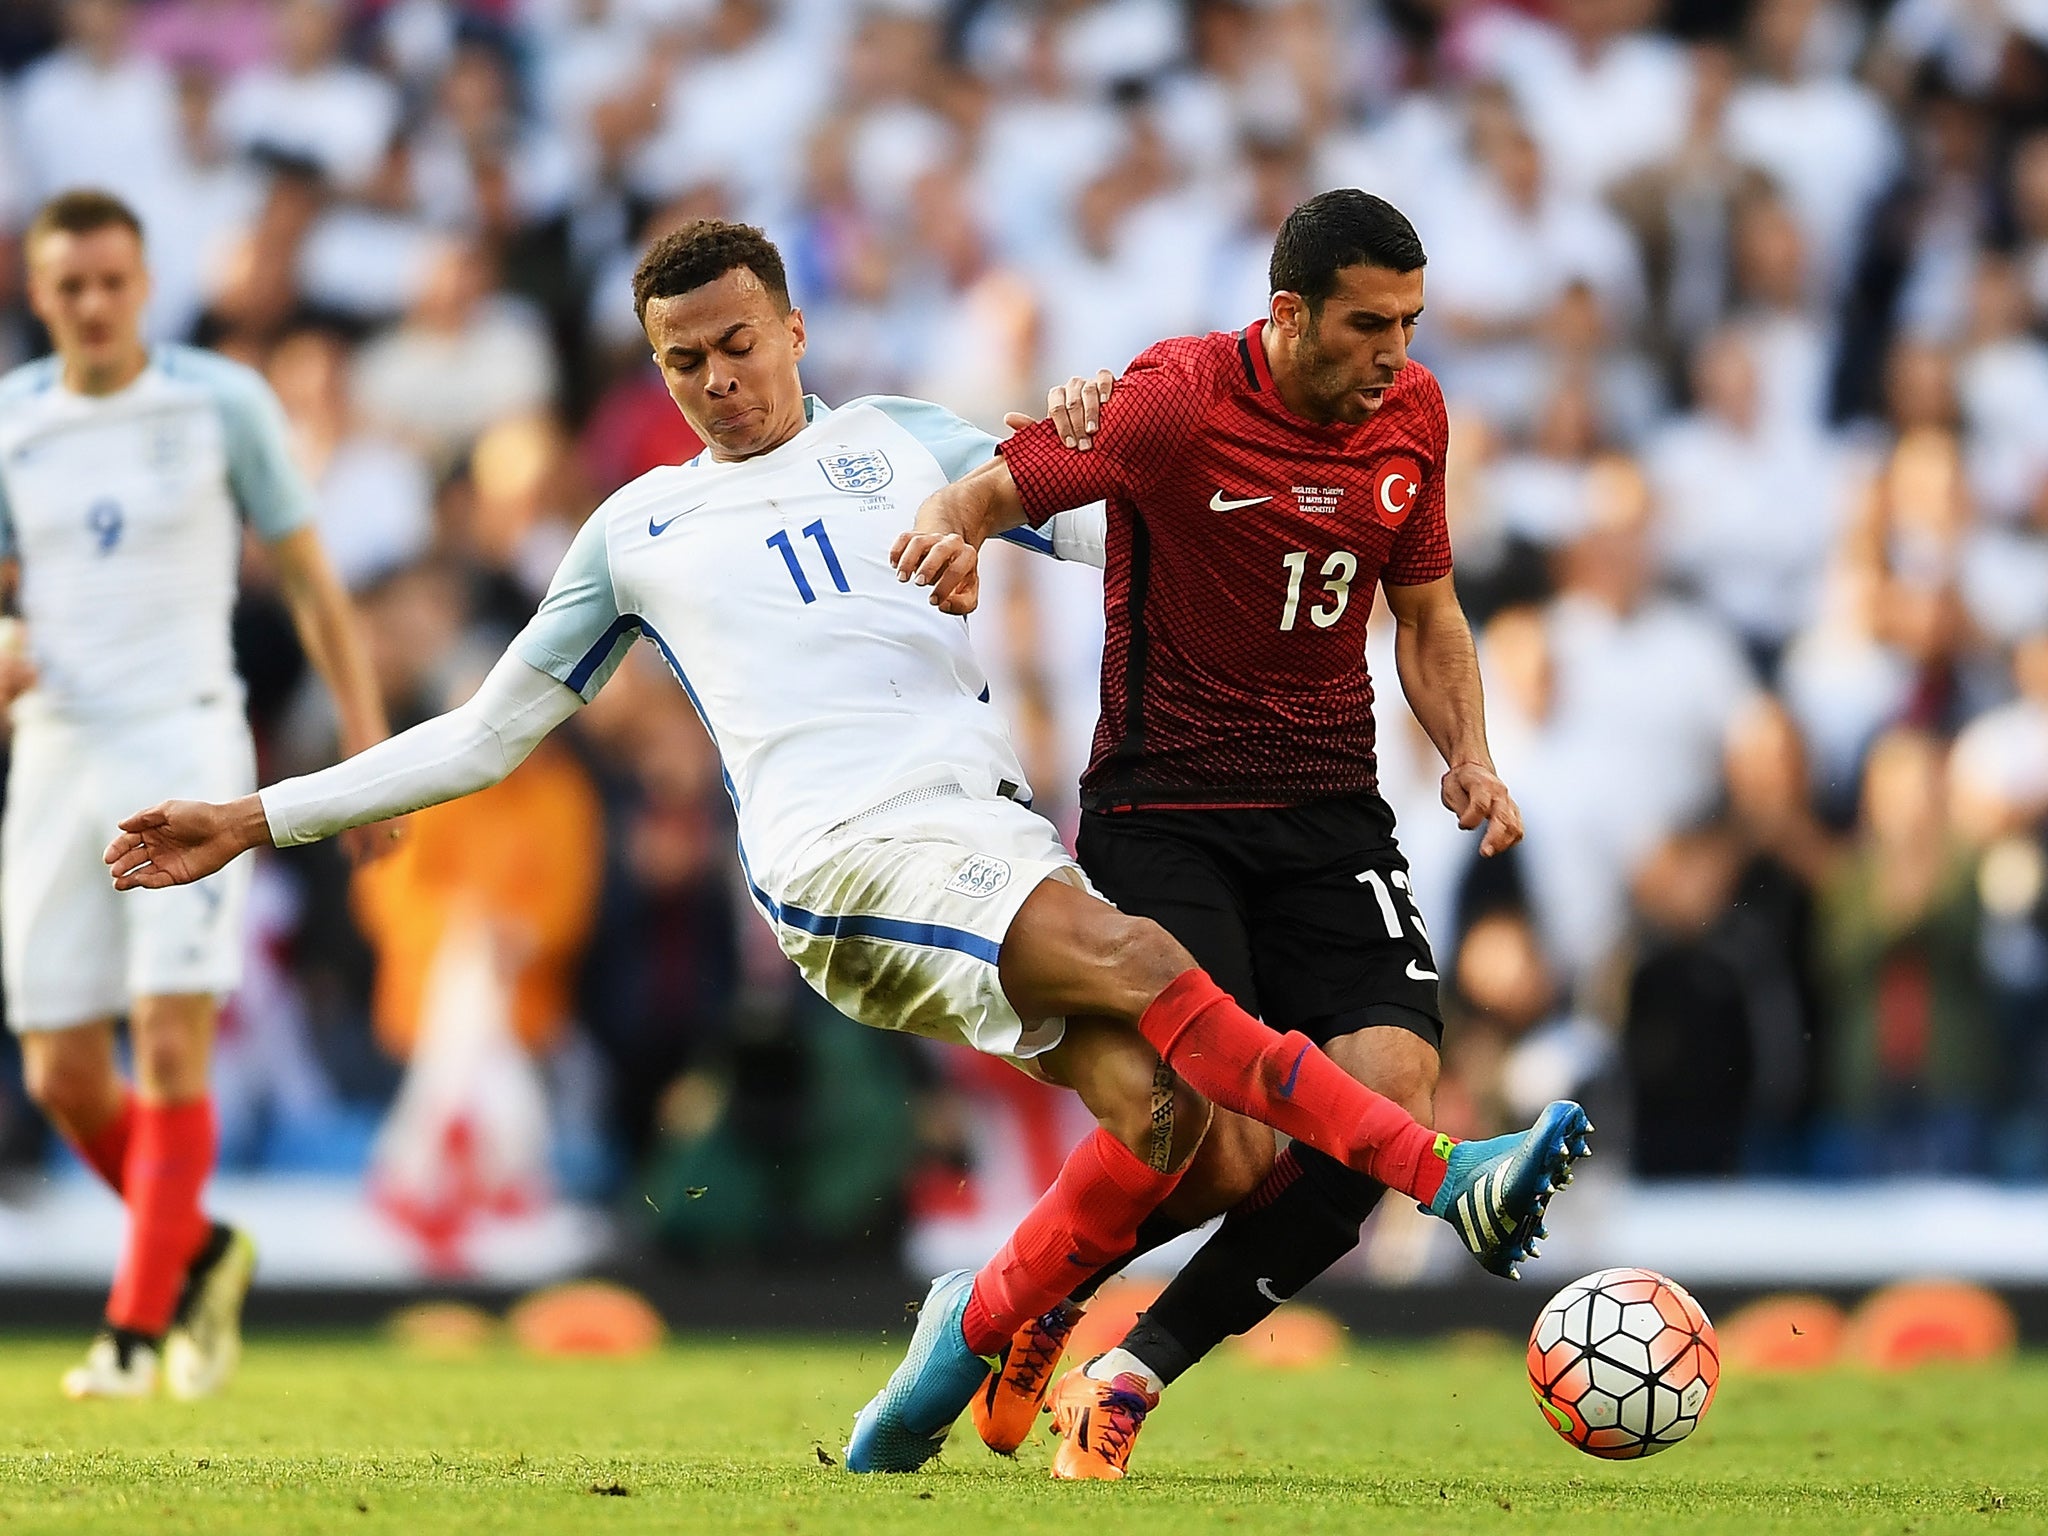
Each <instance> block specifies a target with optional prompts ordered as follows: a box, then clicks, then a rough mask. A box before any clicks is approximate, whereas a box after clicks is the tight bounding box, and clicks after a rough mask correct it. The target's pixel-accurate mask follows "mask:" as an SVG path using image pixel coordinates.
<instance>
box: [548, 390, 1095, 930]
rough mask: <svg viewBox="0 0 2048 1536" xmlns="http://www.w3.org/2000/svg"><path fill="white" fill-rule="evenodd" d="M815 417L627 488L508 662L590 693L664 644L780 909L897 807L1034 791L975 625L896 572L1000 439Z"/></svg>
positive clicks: (914, 408)
mask: <svg viewBox="0 0 2048 1536" xmlns="http://www.w3.org/2000/svg"><path fill="white" fill-rule="evenodd" d="M806 408H807V411H808V414H809V418H810V424H809V425H808V426H807V427H805V429H804V430H803V431H802V432H800V433H798V434H797V435H796V436H795V437H793V438H792V439H790V440H789V441H788V442H787V443H784V444H783V445H782V446H781V447H780V448H777V449H775V450H774V451H772V452H770V453H765V454H761V455H759V456H758V457H755V458H751V459H744V460H740V461H738V462H734V463H722V462H720V461H718V460H715V459H713V458H712V457H711V456H710V455H709V454H703V455H700V456H699V457H698V458H696V459H694V460H692V461H691V462H690V463H688V464H683V465H677V466H672V467H664V468H660V469H655V470H651V471H650V472H648V473H647V474H645V475H642V476H641V477H640V478H639V479H638V480H635V481H634V482H633V483H632V484H630V485H628V486H626V487H624V488H623V489H621V490H619V491H617V492H616V493H614V494H613V495H612V496H611V498H610V499H609V500H607V501H606V502H605V503H604V505H603V506H601V507H599V508H598V510H597V511H596V512H594V513H593V514H592V515H591V518H590V520H589V522H587V523H585V524H584V526H583V529H582V531H581V532H580V533H578V534H577V536H576V540H575V542H574V544H573V545H572V546H571V547H570V550H569V553H568V555H567V556H566V557H564V559H563V562H562V566H561V569H560V570H559V571H558V572H557V573H556V575H555V580H554V584H553V586H552V587H551V588H550V589H549V592H548V595H547V597H546V598H545V599H544V600H543V601H542V603H541V605H540V609H539V611H538V612H537V613H536V614H535V615H534V617H533V619H532V620H531V621H530V622H529V623H528V625H527V627H526V628H525V630H523V631H522V632H521V634H520V636H519V638H518V640H517V641H515V642H514V647H513V649H514V652H515V654H517V655H518V656H519V657H520V658H521V659H522V660H524V661H525V662H527V663H528V664H529V665H530V666H533V667H536V668H538V669H539V670H541V671H543V672H546V673H547V674H548V675H549V676H551V677H555V678H558V679H560V680H561V681H562V682H563V683H566V684H567V685H568V686H569V687H571V688H574V689H576V690H577V691H578V692H579V693H581V694H582V695H583V696H584V697H585V698H586V699H587V698H591V697H593V696H594V695H595V694H596V692H597V690H598V689H599V688H600V687H602V686H603V685H604V682H605V680H606V679H607V678H609V677H610V676H611V674H612V672H613V671H614V670H616V668H617V667H618V664H619V661H620V659H621V657H622V656H623V654H624V648H625V646H626V645H627V644H629V643H630V642H631V640H632V639H633V638H634V637H636V636H644V637H645V638H646V639H647V640H648V641H650V642H651V643H653V644H654V645H656V646H658V647H659V648H660V650H661V654H662V656H663V658H664V660H666V662H667V663H668V665H669V668H670V670H671V671H673V672H674V673H675V676H676V678H677V680H678V681H679V682H681V684H682V685H683V688H684V689H685V690H686V691H687V692H688V693H689V695H690V700H691V702H692V703H693V704H695V705H696V707H697V712H698V714H700V715H701V716H702V717H703V719H704V724H705V727H706V728H707V729H708V730H709V731H710V733H711V737H712V740H713V741H714V742H716V743H717V746H718V751H719V755H720V757H721V758H722V759H723V760H724V764H725V774H726V787H727V789H728V790H729V791H730V793H731V795H732V799H733V804H734V807H735V809H736V810H737V812H738V815H739V832H740V858H741V862H742V864H743V865H744V866H745V868H746V873H747V878H748V882H749V884H750V885H751V886H752V888H753V891H754V894H755V897H756V899H757V900H759V901H761V902H762V903H763V905H764V906H769V907H772V906H773V904H774V903H775V902H776V901H778V900H779V899H780V897H781V894H782V889H783V887H784V885H785V883H786V882H787V881H788V880H789V879H790V877H791V876H792V875H794V874H796V873H798V872H800V871H801V870H802V869H804V868H805V865H806V858H805V854H806V850H808V849H809V848H810V847H811V846H812V844H814V843H815V841H816V840H817V839H818V838H819V837H820V836H821V835H822V834H824V833H825V832H828V831H830V830H831V829H832V828H833V827H836V826H838V825H839V824H840V823H841V822H844V821H846V820H847V819H848V818H849V817H852V816H856V815H859V814H860V813H861V812H863V811H866V810H869V809H872V808H873V807H875V806H878V805H880V804H882V803H883V802H885V801H889V800H893V799H895V798H896V797H897V796H899V795H903V794H905V793H909V792H913V791H916V790H920V789H924V788H928V787H938V786H947V785H957V786H959V787H960V788H962V789H964V790H965V791H966V792H967V793H968V794H969V795H972V796H976V797H980V798H987V797H990V796H995V795H1007V796H1009V797H1011V798H1014V799H1018V800H1022V801H1025V802H1027V803H1028V801H1029V799H1030V794H1031V791H1030V788H1029V786H1028V785H1027V784H1026V783H1025V781H1024V770H1023V768H1022V766H1021V765H1020V764H1019V762H1018V760H1017V753H1016V749H1015V748H1014V747H1013V746H1012V745H1011V742H1010V733H1009V727H1008V725H1007V724H1006V722H1005V720H1004V717H1003V714H1002V712H1001V711H1000V710H998V709H997V708H995V707H994V706H993V705H991V704H990V702H989V692H988V682H987V679H986V678H985V677H984V676H983V675H982V671H981V667H980V665H979V664H978V663H977V662H976V660H975V658H974V651H973V648H972V647H971V646H970V645H969V644H968V636H967V621H966V620H965V619H963V618H958V617H955V616H952V615H948V614H945V613H941V612H940V611H939V610H938V609H937V608H935V607H934V606H932V603H931V601H930V597H931V594H930V591H929V590H928V589H926V588H923V587H918V586H916V585H914V584H911V583H906V582H901V581H898V580H897V578H896V571H895V568H894V566H892V565H891V564H890V562H889V550H890V546H891V545H892V544H893V543H894V542H895V540H896V537H897V535H898V534H900V533H902V532H903V531H904V530H905V529H907V528H909V527H910V526H911V524H912V522H913V520H914V519H915V517H916V515H917V508H918V504H919V503H920V502H922V501H923V500H924V499H925V497H927V496H929V495H930V494H931V493H932V492H933V491H936V490H938V489H939V488H940V487H941V486H943V485H945V484H946V483H947V482H948V481H951V480H955V479H958V478H959V477H960V476H962V475H964V474H966V473H967V472H968V471H969V470H971V469H973V468H974V467H975V466H977V465H979V464H982V463H985V462H987V460H988V459H989V457H990V455H991V454H992V453H993V452H994V450H995V440H994V439H993V438H991V437H990V436H988V434H986V433H984V432H981V431H979V430H977V429H976V428H974V427H971V426H969V425H968V424H967V423H966V422H964V421H961V420H960V419H959V418H958V417H956V416H954V415H952V414H951V413H950V412H947V411H945V410H943V409H941V408H940V407H938V406H935V405H929V404H926V403H925V402H923V401H916V400H902V399H895V398H891V397H883V396H875V397H870V398H867V399H862V400H855V401H852V402H851V403H849V404H847V405H845V406H842V407H840V408H839V409H837V410H832V409H829V408H828V407H826V406H825V405H823V404H822V403H821V402H819V401H817V400H816V399H809V400H807V401H806ZM1055 522H1057V520H1055ZM1026 534H1027V538H1026V539H1025V540H1023V541H1022V542H1028V543H1030V544H1031V545H1032V547H1035V548H1038V549H1040V550H1041V551H1043V552H1046V553H1069V552H1072V553H1076V554H1079V555H1080V556H1081V557H1082V558H1086V555H1087V553H1088V551H1087V550H1086V549H1085V547H1084V546H1085V543H1086V541H1087V537H1088V535H1087V534H1086V533H1082V534H1081V545H1080V546H1076V547H1075V548H1073V549H1072V550H1071V551H1070V550H1069V548H1068V546H1067V545H1065V544H1063V543H1061V542H1060V540H1061V535H1060V532H1059V529H1058V528H1057V527H1054V529H1053V539H1051V540H1048V539H1046V538H1045V537H1043V536H1042V535H1038V536H1031V535H1029V531H1028V530H1026ZM1055 545H1057V546H1058V547H1057V548H1054V547H1053V546H1055ZM1095 558H1097V559H1099V558H1100V556H1099V554H1098V555H1096V557H1095Z"/></svg>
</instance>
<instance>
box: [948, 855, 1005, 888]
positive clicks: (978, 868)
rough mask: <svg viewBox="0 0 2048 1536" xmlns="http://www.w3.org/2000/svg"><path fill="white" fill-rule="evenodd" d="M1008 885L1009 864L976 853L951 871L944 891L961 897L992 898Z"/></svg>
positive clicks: (993, 857)
mask: <svg viewBox="0 0 2048 1536" xmlns="http://www.w3.org/2000/svg"><path fill="white" fill-rule="evenodd" d="M1009 883H1010V866H1009V862H1008V861H1007V860H1004V859H999V858H996V857H995V856H994V855H993V854H986V853H977V854H976V855H975V856H974V857H973V858H971V859H969V860H968V861H967V862H966V863H964V864H962V865H961V866H960V867H959V868H958V869H956V870H954V871H953V878H952V879H950V880H948V881H947V882H946V889H947V890H949V891H958V892H959V893H960V894H961V895H962V896H993V895H995V893H996V892H997V891H1000V890H1001V889H1002V888H1003V887H1004V886H1006V885H1008V884H1009Z"/></svg>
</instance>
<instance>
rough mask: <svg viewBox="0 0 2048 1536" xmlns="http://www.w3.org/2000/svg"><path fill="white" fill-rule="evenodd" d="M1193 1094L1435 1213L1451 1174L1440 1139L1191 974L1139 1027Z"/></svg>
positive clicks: (1307, 1043) (1302, 1042)
mask: <svg viewBox="0 0 2048 1536" xmlns="http://www.w3.org/2000/svg"><path fill="white" fill-rule="evenodd" d="M1138 1029H1139V1031H1140V1033H1142V1034H1143V1035H1144V1037H1145V1038H1146V1039H1147V1040H1149V1041H1151V1042H1152V1046H1153V1049H1155V1050H1156V1051H1158V1052H1159V1054H1160V1055H1161V1056H1162V1057H1164V1058H1165V1060H1166V1062H1167V1064H1168V1065H1169V1066H1171V1067H1172V1068H1173V1069H1174V1071H1176V1072H1178V1073H1179V1074H1180V1075H1181V1077H1182V1078H1183V1079H1184V1080H1185V1081H1186V1083H1187V1085H1188V1086H1189V1087H1190V1088H1192V1089H1194V1090H1195V1092H1197V1093H1199V1094H1202V1095H1203V1096H1204V1097H1206V1098H1208V1099H1209V1100H1210V1101H1211V1102H1212V1103H1216V1104H1220V1105H1222V1106H1223V1107H1224V1108H1225V1109H1229V1110H1234V1111H1236V1112H1237V1113H1238V1114H1240V1115H1249V1116H1250V1117H1251V1118H1252V1119H1254V1120H1258V1121H1262V1122H1263V1123H1265V1124H1267V1125H1270V1126H1272V1127H1273V1128H1274V1129H1275V1130H1280V1131H1285V1132H1286V1133H1287V1134H1288V1135H1290V1136H1292V1137H1293V1138H1294V1139H1295V1140H1296V1141H1305V1142H1307V1143H1308V1144H1309V1145H1310V1146H1312V1147H1314V1148H1315V1149H1316V1150H1317V1151H1319V1152H1325V1153H1328V1154H1329V1155H1330V1156H1331V1157H1334V1158H1336V1159H1337V1161H1338V1162H1340V1163H1343V1164H1344V1165H1345V1166H1346V1167H1348V1168H1355V1169H1357V1170H1358V1171H1359V1172H1360V1173H1363V1174H1368V1175H1370V1176H1371V1177H1372V1178H1375V1179H1378V1180H1379V1181H1380V1182H1381V1183H1382V1184H1384V1185H1386V1186H1387V1188H1389V1189H1396V1190H1399V1191H1400V1192H1401V1193H1402V1194H1404V1195H1408V1196H1410V1197H1411V1198H1413V1199H1416V1200H1419V1201H1421V1202H1422V1203H1423V1204H1425V1205H1427V1204H1428V1203H1429V1202H1430V1200H1431V1199H1433V1198H1434V1197H1435V1195H1436V1192H1437V1191H1438V1190H1439V1189H1441V1188H1442V1187H1443V1182H1444V1170H1445V1168H1446V1166H1447V1164H1446V1163H1445V1161H1444V1159H1443V1157H1442V1156H1441V1155H1439V1154H1438V1152H1437V1150H1436V1148H1437V1134H1436V1132H1435V1131H1432V1130H1431V1129H1430V1128H1429V1127H1428V1126H1426V1125H1423V1124H1420V1123H1419V1122H1418V1121H1417V1120H1416V1119H1415V1117H1414V1116H1413V1115H1411V1114H1409V1113H1408V1111H1407V1110H1405V1109H1403V1108H1402V1107H1401V1106H1400V1105H1398V1104H1396V1103H1395V1102H1394V1101H1393V1100H1392V1099H1389V1098H1386V1097H1384V1096H1382V1095H1380V1094H1377V1093H1374V1092H1373V1091H1372V1089H1370V1088H1368V1087H1366V1086H1365V1084H1363V1083H1361V1082H1359V1081H1358V1080H1357V1079H1356V1078H1354V1077H1352V1076H1351V1075H1350V1074H1349V1073H1347V1072H1345V1070H1344V1069H1343V1068H1342V1067H1340V1066H1338V1065H1337V1063H1335V1062H1334V1061H1332V1060H1330V1058H1329V1057H1327V1056H1325V1055H1324V1054H1323V1053H1322V1052H1321V1051H1319V1050H1317V1049H1316V1047H1315V1044H1314V1042H1313V1041H1311V1040H1310V1039H1309V1038H1308V1036H1306V1035H1304V1034H1301V1033H1299V1032H1298V1031H1296V1032H1290V1033H1288V1034H1285V1035H1281V1034H1276V1033H1275V1032H1274V1031H1273V1030H1270V1029H1268V1028H1267V1027H1266V1026H1265V1025H1263V1024H1261V1023H1260V1022H1259V1021H1258V1020H1257V1019H1255V1018H1253V1017H1252V1016H1251V1015H1250V1014H1248V1013H1246V1012H1245V1011H1244V1010H1243V1009H1242V1008H1240V1007H1238V1006H1237V1004H1236V1003H1234V1002H1232V1001H1231V999H1230V995H1229V994H1228V993H1227V992H1225V991H1224V990H1223V989H1222V988H1221V987H1219V986H1217V985H1216V983H1215V982H1214V981H1212V980H1211V979H1210V977H1209V973H1208V972H1207V971H1202V970H1192V971H1183V972H1181V974H1180V975H1178V976H1176V977H1175V978H1174V979H1173V980H1172V981H1171V982H1170V983H1168V985H1167V988H1166V990H1165V991H1164V992H1161V993H1160V994H1159V995H1158V996H1157V997H1155V998H1154V999H1153V1000H1152V1006H1151V1007H1149V1008H1147V1009H1146V1010H1145V1013H1144V1016H1143V1017H1142V1018H1140V1019H1139V1020H1138Z"/></svg>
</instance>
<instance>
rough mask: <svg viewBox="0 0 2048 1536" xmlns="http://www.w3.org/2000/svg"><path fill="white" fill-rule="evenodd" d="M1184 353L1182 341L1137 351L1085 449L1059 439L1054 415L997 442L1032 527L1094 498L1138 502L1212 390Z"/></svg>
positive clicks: (1201, 412) (1197, 421)
mask: <svg viewBox="0 0 2048 1536" xmlns="http://www.w3.org/2000/svg"><path fill="white" fill-rule="evenodd" d="M1186 350H1187V349H1186V347H1185V345H1184V344H1183V345H1180V346H1176V345H1175V343H1173V342H1161V343H1159V344H1158V345H1157V346H1153V347H1149V348H1147V349H1146V350H1145V351H1144V352H1142V353H1140V354H1139V355H1138V358H1137V361H1135V362H1133V363H1132V364H1131V366H1130V367H1129V368H1128V369H1127V370H1125V372H1124V375H1123V377H1122V378H1120V379H1118V380H1117V381H1116V389H1115V391H1114V392H1113V393H1112V394H1111V396H1110V400H1109V404H1108V405H1106V406H1104V407H1103V408H1102V429H1101V430H1100V431H1099V432H1097V433H1096V434H1095V446H1094V447H1093V448H1091V449H1089V450H1088V452H1086V453H1082V452H1080V451H1078V450H1077V449H1073V448H1069V447H1068V446H1067V445H1066V444H1065V443H1063V442H1062V441H1060V436H1059V433H1058V432H1057V431H1056V430H1055V429H1054V427H1053V424H1052V422H1051V421H1050V420H1047V421H1041V422H1037V423H1034V424H1033V425H1031V426H1028V427H1026V428H1025V429H1024V430H1023V431H1022V432H1019V433H1018V434H1017V435H1016V436H1015V437H1012V438H1011V439H1009V441H1007V442H1004V443H1001V444H999V445H998V446H997V448H996V452H998V453H1000V454H1001V455H1002V456H1003V458H1004V459H1005V460H1007V461H1008V463H1009V466H1010V475H1011V478H1012V479H1014V480H1015V481H1016V482H1017V491H1018V494H1019V496H1020V497H1021V499H1022V501H1023V503H1024V515H1025V517H1027V518H1029V519H1030V521H1031V526H1032V527H1034V528H1037V527H1041V526H1043V524H1044V523H1045V521H1046V519H1048V518H1050V517H1051V516H1052V515H1053V514H1054V513H1056V512H1064V511H1066V510H1067V509H1068V508H1070V507H1085V506H1087V505H1088V503H1090V502H1091V501H1103V500H1106V499H1108V498H1109V497H1111V496H1121V497H1123V498H1125V499H1126V500H1134V499H1135V493H1134V488H1135V487H1137V486H1139V485H1142V484H1145V483H1146V482H1148V481H1152V480H1156V479H1158V478H1159V476H1160V474H1161V473H1162V471H1164V470H1165V468H1166V467H1167V466H1168V465H1169V464H1170V463H1171V462H1172V461H1173V456H1174V455H1175V454H1176V453H1177V452H1178V451H1179V450H1180V448H1181V445H1182V444H1183V443H1185V442H1186V441H1187V439H1188V437H1189V435H1190V434H1191V433H1192V432H1193V431H1194V430H1195V429H1196V428H1197V427H1198V426H1200V425H1201V421H1202V417H1203V415H1204V413H1205V411H1206V408H1207V406H1208V400H1209V397H1208V392H1207V391H1206V390H1205V389H1204V387H1203V380H1202V379H1201V377H1200V375H1199V373H1198V372H1197V371H1195V370H1193V369H1191V368H1190V367H1189V365H1188V364H1189V359H1188V357H1187V356H1185V355H1184V354H1185V352H1186Z"/></svg>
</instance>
